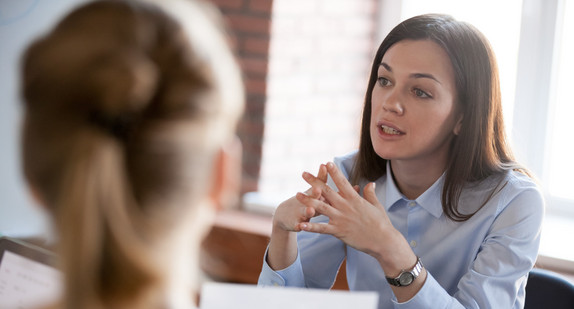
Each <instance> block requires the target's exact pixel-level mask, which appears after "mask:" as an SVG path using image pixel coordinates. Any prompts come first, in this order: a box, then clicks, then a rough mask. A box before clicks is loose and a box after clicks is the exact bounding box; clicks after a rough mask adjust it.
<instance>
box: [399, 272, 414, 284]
mask: <svg viewBox="0 0 574 309" xmlns="http://www.w3.org/2000/svg"><path fill="white" fill-rule="evenodd" d="M413 280H414V276H413V274H411V273H410V272H405V273H402V274H401V276H400V277H399V282H400V283H401V285H409V284H411V283H412V282H413Z"/></svg>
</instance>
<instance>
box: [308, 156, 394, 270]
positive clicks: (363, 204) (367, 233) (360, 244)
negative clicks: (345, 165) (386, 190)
mask: <svg viewBox="0 0 574 309" xmlns="http://www.w3.org/2000/svg"><path fill="white" fill-rule="evenodd" d="M327 171H328V173H329V175H330V176H331V178H332V179H333V181H334V183H335V185H336V186H337V189H338V190H339V192H336V191H335V190H333V189H332V188H330V187H329V186H328V185H327V184H326V183H325V182H324V181H322V180H320V179H318V178H317V177H315V176H313V175H311V174H309V173H304V174H303V178H304V179H305V181H306V182H307V183H309V184H310V185H311V186H312V187H313V189H314V190H316V191H319V192H321V194H322V196H323V197H324V199H325V200H324V201H321V200H319V199H315V198H311V197H309V196H307V195H305V194H302V193H299V194H297V199H298V200H299V202H301V203H302V204H304V205H306V206H308V207H312V208H314V209H315V211H316V212H317V213H320V214H323V215H325V216H327V217H329V222H328V223H313V222H302V223H300V229H301V230H304V231H308V232H314V233H321V234H329V235H333V236H335V237H337V238H339V239H340V240H342V241H343V242H344V243H345V244H347V245H349V246H351V247H353V248H355V249H357V250H360V251H363V252H365V253H367V254H370V255H372V256H373V257H375V258H377V259H378V260H380V258H381V257H382V256H385V255H387V252H386V251H387V250H385V248H392V246H393V243H394V242H396V241H397V240H399V239H403V241H404V238H403V237H402V235H401V234H400V233H399V232H398V231H397V230H396V229H395V228H394V227H393V226H392V224H391V221H390V220H389V217H388V216H387V213H386V211H385V209H384V207H383V206H382V205H381V203H380V202H379V201H378V199H377V196H376V194H375V184H374V183H369V184H368V185H367V186H365V188H364V189H363V193H364V194H363V195H364V198H363V197H361V196H360V195H359V194H358V193H357V191H356V189H355V188H353V186H352V185H351V184H350V183H349V181H348V180H347V178H345V176H344V175H343V174H342V173H341V171H340V170H339V169H338V168H337V167H336V166H335V164H333V163H331V162H329V163H328V164H327ZM397 234H398V235H397ZM399 241H400V240H399Z"/></svg>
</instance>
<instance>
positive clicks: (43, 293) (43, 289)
mask: <svg viewBox="0 0 574 309" xmlns="http://www.w3.org/2000/svg"><path fill="white" fill-rule="evenodd" d="M61 280H62V278H61V274H60V272H59V271H58V270H56V269H54V268H52V267H49V266H46V265H44V264H41V263H38V262H36V261H33V260H30V259H28V258H25V257H23V256H20V255H17V254H14V253H12V252H9V251H5V252H4V257H3V258H2V265H1V266H0V308H2V309H4V308H18V309H28V308H36V307H38V306H40V305H46V304H51V303H53V302H55V301H56V300H57V299H59V297H60V295H61V290H62V286H61Z"/></svg>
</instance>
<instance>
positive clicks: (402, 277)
mask: <svg viewBox="0 0 574 309" xmlns="http://www.w3.org/2000/svg"><path fill="white" fill-rule="evenodd" d="M423 267H424V266H423V263H422V262H421V259H420V258H419V257H418V256H417V263H416V264H415V267H413V268H412V269H411V270H403V271H401V273H400V274H399V275H398V277H396V278H389V277H386V278H387V281H388V282H389V284H391V285H394V286H408V285H410V284H411V283H413V281H415V279H416V278H417V277H418V276H419V275H420V274H421V272H422V270H423Z"/></svg>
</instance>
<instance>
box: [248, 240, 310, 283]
mask: <svg viewBox="0 0 574 309" xmlns="http://www.w3.org/2000/svg"><path fill="white" fill-rule="evenodd" d="M268 250H269V247H268V248H267V250H265V256H264V258H263V268H262V269H261V274H260V275H259V280H258V281H257V285H258V286H293V287H304V286H305V279H304V277H303V268H302V267H301V258H300V256H299V254H297V259H296V260H295V262H293V264H291V265H289V266H288V267H287V268H285V269H282V270H278V271H274V270H273V269H271V267H270V266H269V264H267V251H268Z"/></svg>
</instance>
